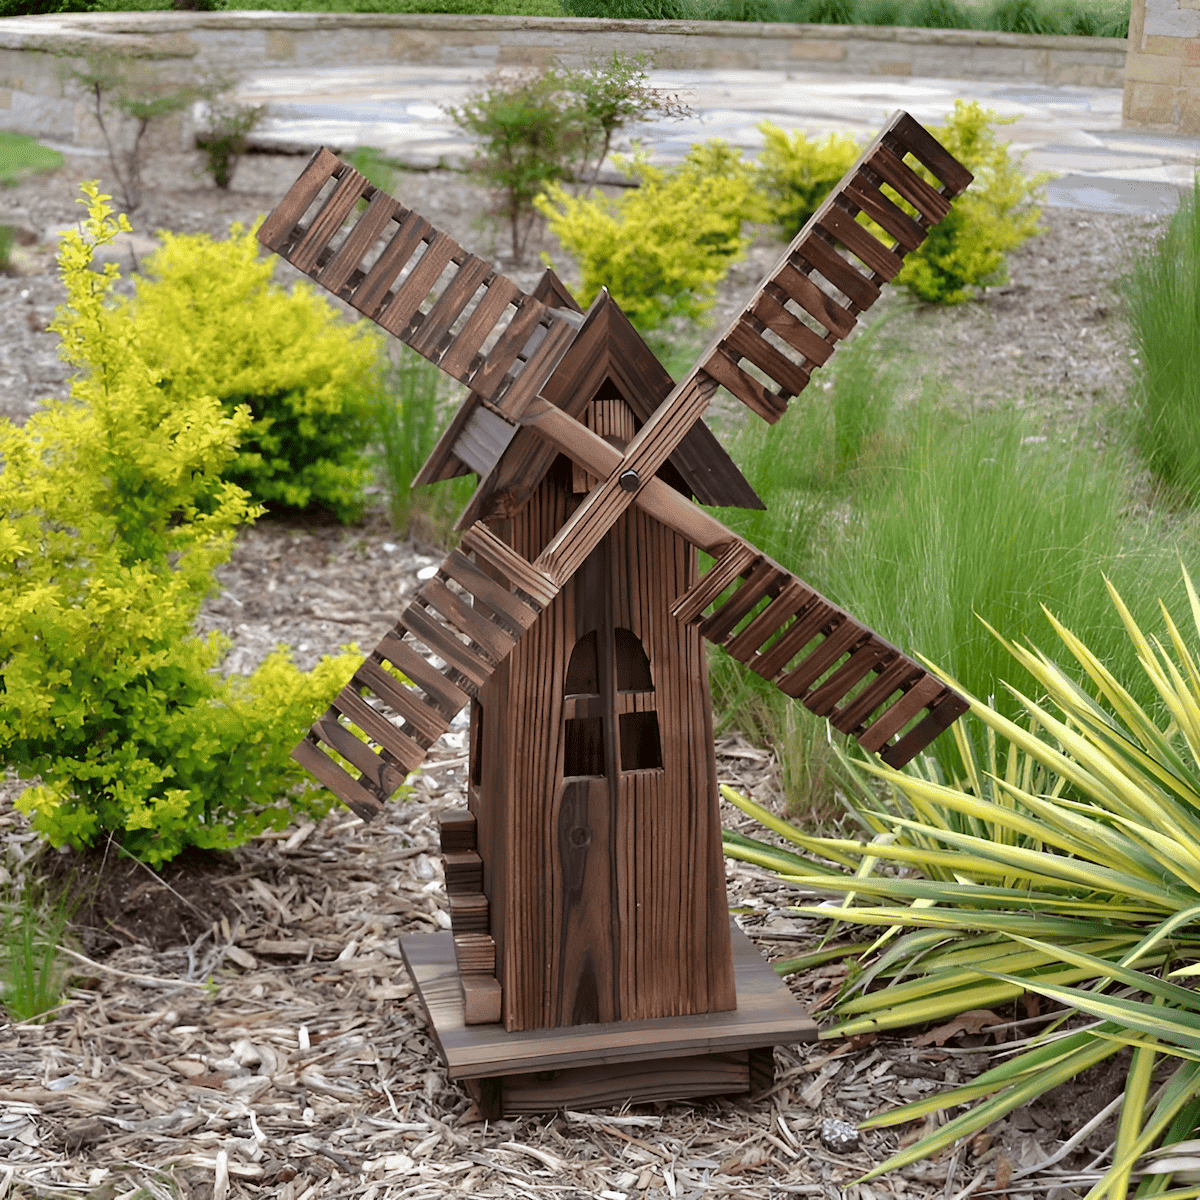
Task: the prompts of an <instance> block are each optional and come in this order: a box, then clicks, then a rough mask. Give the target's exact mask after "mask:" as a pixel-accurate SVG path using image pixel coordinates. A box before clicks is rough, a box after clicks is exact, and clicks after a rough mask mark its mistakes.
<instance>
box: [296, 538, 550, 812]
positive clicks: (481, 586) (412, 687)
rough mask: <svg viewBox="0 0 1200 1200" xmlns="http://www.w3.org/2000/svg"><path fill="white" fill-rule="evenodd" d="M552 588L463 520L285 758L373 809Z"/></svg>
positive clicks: (357, 807) (350, 801)
mask: <svg viewBox="0 0 1200 1200" xmlns="http://www.w3.org/2000/svg"><path fill="white" fill-rule="evenodd" d="M464 551H465V552H466V553H464ZM468 553H473V554H474V556H475V558H474V561H472V559H470V558H468V557H467V554H468ZM557 591H558V588H557V587H556V586H555V585H554V583H553V582H552V581H551V580H550V579H548V578H547V577H546V576H545V575H543V574H542V573H541V572H539V571H537V570H535V569H534V568H533V567H532V566H531V564H530V563H528V562H527V561H526V560H525V559H523V558H522V557H521V556H520V555H519V554H517V553H516V552H515V551H513V550H512V549H510V548H509V547H508V546H506V545H505V544H504V543H503V542H502V541H500V540H499V538H497V537H495V536H494V535H493V534H492V533H491V532H490V531H489V530H488V529H487V527H486V526H484V525H483V524H482V523H478V524H476V525H473V526H472V527H471V528H470V529H469V530H467V532H466V533H465V534H464V535H463V539H462V541H461V543H460V549H458V550H453V551H451V553H450V554H449V555H448V557H447V558H446V559H445V561H444V562H443V563H442V565H441V566H440V567H439V568H438V570H437V573H436V574H435V576H434V577H433V578H432V579H430V580H429V581H428V582H426V583H425V584H424V585H423V586H422V587H421V588H420V590H419V591H418V592H417V594H416V595H415V596H414V597H413V600H412V601H411V603H409V605H408V606H407V607H406V608H405V609H404V611H403V612H402V613H401V614H400V617H399V619H398V620H397V622H396V625H395V627H394V628H393V629H392V630H391V632H389V633H387V634H385V635H384V637H383V639H382V640H381V641H380V643H379V645H378V646H376V647H375V649H374V650H373V651H372V652H371V653H370V654H369V655H368V656H367V658H366V659H365V660H364V661H363V663H362V665H361V666H360V667H359V668H358V670H357V671H355V673H354V675H353V677H352V678H351V680H350V682H349V683H348V684H347V685H346V686H345V687H344V688H343V689H342V691H341V692H340V693H339V694H338V696H337V697H336V699H335V700H334V701H333V703H332V705H331V706H330V707H329V709H328V711H327V712H326V713H325V714H324V715H323V716H322V717H320V718H319V719H318V720H317V721H316V722H314V724H313V726H312V728H311V729H310V730H309V732H308V735H307V736H306V737H305V738H304V740H303V741H302V742H301V743H300V744H299V745H298V746H297V747H296V748H295V749H294V750H293V751H292V757H293V758H294V759H295V760H296V761H297V762H298V763H300V764H301V766H303V767H305V768H306V769H307V770H308V771H309V772H310V773H311V774H312V775H314V776H315V777H316V778H317V779H318V780H320V782H321V783H323V784H324V785H325V786H326V787H327V788H329V789H330V790H331V791H332V792H334V793H335V794H336V795H338V796H340V797H341V799H342V800H343V801H345V803H346V804H347V805H349V807H350V808H352V809H353V810H354V811H355V812H356V813H357V814H358V815H359V816H360V817H362V818H363V820H365V821H369V820H370V819H371V818H372V817H374V816H377V815H378V814H379V813H381V812H382V811H383V804H384V801H385V800H387V799H388V798H389V797H390V796H391V795H392V794H393V793H394V792H395V791H396V789H397V788H398V787H399V786H400V785H401V784H402V783H403V782H404V779H405V776H406V775H407V774H408V773H409V772H410V771H413V770H415V769H416V768H417V767H418V766H419V765H420V764H421V762H422V761H423V760H424V758H425V755H426V754H427V753H428V751H429V747H430V746H431V745H433V743H434V742H435V741H437V739H438V738H439V737H441V736H442V734H443V733H445V732H446V730H447V729H449V727H450V722H451V721H452V720H453V719H454V718H455V716H456V715H457V714H458V713H459V712H460V711H461V710H462V708H463V707H464V706H465V705H466V704H467V702H468V701H469V700H470V698H471V697H472V696H474V695H475V694H476V692H477V691H478V690H479V688H480V687H481V686H482V685H483V684H484V683H485V682H486V681H487V679H488V677H489V676H490V675H491V674H492V672H493V671H494V670H495V669H496V667H497V666H498V665H499V664H500V663H501V662H503V661H504V659H505V657H506V656H507V654H508V652H509V651H510V650H511V649H512V647H513V646H514V645H515V644H516V641H517V639H518V638H519V637H520V636H521V634H522V633H524V631H525V630H526V629H528V628H529V626H530V625H532V624H533V622H534V621H535V620H536V619H537V616H538V614H539V613H540V612H541V611H542V609H543V608H545V606H546V605H547V604H549V603H550V601H551V600H552V599H553V598H554V596H555V595H556V594H557ZM389 668H394V669H395V671H396V672H399V673H400V674H401V675H402V676H403V677H404V678H403V679H400V678H397V676H396V674H395V673H394V671H392V670H389ZM356 731H357V732H356ZM360 734H361V737H360ZM364 737H365V738H366V741H364V740H362V738H364ZM331 752H332V753H333V754H336V755H337V756H338V757H339V758H340V759H342V760H343V762H344V763H346V764H347V765H349V766H352V767H354V768H356V769H357V770H358V771H359V772H360V774H359V776H358V777H355V776H354V775H352V774H350V772H349V771H348V770H346V768H345V766H343V765H341V763H339V762H338V761H337V760H336V759H335V758H334V757H332V756H331Z"/></svg>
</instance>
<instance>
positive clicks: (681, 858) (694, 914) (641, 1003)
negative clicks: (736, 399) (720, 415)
mask: <svg viewBox="0 0 1200 1200" xmlns="http://www.w3.org/2000/svg"><path fill="white" fill-rule="evenodd" d="M596 403H597V404H598V406H599V409H598V411H597V412H596V413H594V414H592V416H591V417H590V418H589V417H587V416H586V414H585V421H587V420H590V421H591V423H593V424H595V425H596V426H597V428H601V427H603V428H605V429H610V430H613V431H616V432H620V431H625V432H628V431H629V430H630V429H631V428H632V423H631V422H632V415H631V414H627V415H626V416H625V417H624V418H623V419H622V420H618V419H617V413H616V412H614V409H613V406H614V405H619V403H620V402H619V401H616V400H613V399H603V400H600V401H597V402H596ZM556 411H557V410H556ZM567 419H568V420H569V418H567ZM572 424H573V425H578V427H579V428H583V429H585V431H586V432H587V433H588V435H589V437H590V438H591V439H593V440H594V441H595V442H596V443H598V444H599V445H601V446H604V447H605V449H606V450H607V451H608V452H609V453H610V454H615V455H617V457H618V458H620V457H621V455H620V451H618V450H616V449H615V448H613V447H612V446H608V445H607V443H605V442H604V441H603V440H602V438H601V436H600V435H598V434H597V433H595V432H594V431H592V430H587V426H586V424H583V425H579V424H578V423H574V422H573V423H572ZM571 478H572V476H571V471H570V468H569V466H568V465H567V464H565V463H560V465H559V466H558V467H556V468H555V469H554V470H552V471H550V472H549V473H548V475H547V476H546V477H545V478H544V479H543V481H542V483H541V484H540V485H539V487H538V488H536V489H535V490H534V492H533V494H532V495H531V497H530V499H529V500H528V502H527V503H526V504H525V505H524V506H523V507H522V509H521V510H520V511H519V512H518V513H516V514H514V516H513V517H512V518H511V519H510V520H509V521H508V522H507V523H506V528H507V536H508V537H509V538H510V539H511V540H512V550H513V551H515V552H516V553H517V554H519V555H521V556H522V557H524V556H525V555H527V554H531V553H534V552H535V551H536V550H537V548H538V547H540V546H541V545H543V544H544V543H545V542H546V541H547V540H549V539H551V538H552V537H553V534H554V533H555V531H556V530H558V529H560V528H561V527H562V526H563V524H564V523H565V522H566V521H567V519H568V517H569V515H570V513H571V510H572V509H573V508H574V506H575V505H576V504H578V500H577V499H576V497H575V495H574V494H573V492H572V491H571ZM663 487H664V488H666V490H667V491H670V492H672V495H674V496H675V498H676V499H677V500H678V501H679V503H680V504H682V505H684V506H685V507H690V506H689V505H688V502H687V501H686V500H684V499H683V497H681V496H679V495H678V493H675V492H673V490H672V489H670V488H669V487H668V486H667V485H665V484H664V485H663ZM694 573H695V563H694V551H693V550H692V549H691V547H690V546H689V545H688V544H687V543H686V542H685V541H684V540H683V539H682V538H681V537H679V536H678V535H677V534H675V533H674V532H673V531H671V530H669V529H667V528H665V527H664V526H662V525H661V524H660V523H659V522H657V521H656V520H654V519H653V518H652V517H650V516H649V515H647V514H645V513H643V512H641V511H638V510H632V511H626V512H625V513H623V514H622V515H621V516H620V517H619V518H618V520H617V522H616V524H615V526H614V527H613V528H612V529H611V530H610V531H609V534H607V535H606V536H605V537H604V538H602V539H601V540H600V543H599V544H598V545H597V546H596V547H595V548H594V549H593V551H592V552H591V553H590V554H589V555H588V557H587V558H586V560H585V561H584V563H583V565H582V566H581V567H580V568H579V570H578V571H577V572H576V574H575V576H574V577H573V578H572V580H571V582H570V584H569V585H568V586H567V587H566V588H564V589H563V590H562V591H561V592H560V593H559V595H558V596H557V598H556V599H555V600H554V601H553V602H552V603H551V604H550V605H549V606H547V608H546V610H545V611H544V612H543V613H542V615H541V616H540V617H539V618H538V620H537V621H536V622H535V623H534V625H533V626H532V628H531V629H530V630H529V631H528V632H527V633H526V634H525V636H524V637H523V638H522V639H521V641H520V642H518V644H517V646H516V647H515V648H514V649H513V651H512V652H511V653H510V654H509V656H508V658H507V660H506V662H505V671H504V673H503V676H501V675H500V674H497V675H494V676H493V677H492V678H491V679H490V680H489V681H488V683H487V684H486V685H485V686H484V687H483V688H481V689H480V704H481V708H482V712H483V722H482V726H483V739H482V744H481V749H482V767H481V771H480V778H481V783H480V785H479V787H478V788H474V789H473V793H472V810H473V811H474V812H475V813H476V815H477V818H478V820H479V823H480V829H481V843H480V844H481V847H482V846H483V837H484V835H483V833H482V831H483V830H484V829H485V828H486V829H488V830H490V831H491V832H490V834H489V837H490V838H491V846H490V847H489V849H487V850H483V851H482V853H483V857H484V859H485V862H486V863H487V864H488V868H487V870H485V876H486V875H488V874H489V872H490V870H491V867H492V865H493V864H494V863H495V862H496V858H495V857H492V856H498V857H499V858H500V859H501V860H502V861H503V875H504V878H505V880H506V883H505V885H504V887H503V888H497V887H494V886H492V885H491V883H490V882H488V881H487V880H486V879H485V889H487V890H488V892H489V895H490V896H491V898H492V899H493V901H494V902H495V904H496V908H497V910H499V909H500V908H501V907H503V909H504V915H503V917H502V918H499V920H498V922H497V919H496V917H495V916H494V920H493V933H494V935H495V936H496V942H497V957H498V967H497V970H498V974H499V978H500V979H501V982H502V985H503V992H504V1023H505V1026H506V1028H509V1029H522V1028H525V1029H529V1028H549V1027H560V1026H566V1025H570V1024H572V1023H578V1022H587V1021H597V1020H599V1021H606V1020H617V1019H632V1018H639V1017H642V1016H646V1015H656V1016H666V1015H672V1014H674V1013H679V1012H703V1011H717V1010H721V1009H723V1008H724V1007H726V1006H727V1005H729V1004H731V1003H732V1002H733V991H732V982H731V980H732V967H731V965H730V962H729V957H728V954H729V952H728V947H727V942H726V939H727V936H728V934H727V928H728V925H727V920H726V916H725V913H724V907H723V893H724V870H723V866H722V862H721V852H720V844H719V820H718V812H717V798H716V766H715V760H714V758H713V752H712V734H711V713H710V709H709V702H708V697H707V676H706V668H705V662H704V653H703V649H702V643H701V639H700V638H699V636H698V634H697V633H696V632H695V631H694V630H692V629H690V628H688V627H687V626H685V625H682V624H680V623H679V622H678V621H677V620H675V619H674V618H672V617H671V616H670V614H669V612H668V608H669V604H670V601H671V599H672V598H673V596H674V595H675V593H676V592H677V591H680V590H686V588H687V587H688V585H689V584H690V583H691V581H692V579H693V578H694ZM619 631H624V632H622V633H620V636H618V632H619ZM589 636H592V637H594V638H595V643H596V646H597V651H596V653H597V654H598V659H597V663H596V666H595V668H594V673H595V675H596V678H597V683H596V684H595V687H596V689H597V690H596V692H595V694H594V695H593V696H592V697H572V698H571V700H570V701H569V702H568V698H567V688H566V678H567V669H568V664H569V660H570V658H571V653H572V651H573V649H574V647H575V645H576V644H577V643H578V642H580V640H581V639H584V638H587V637H589ZM618 644H621V645H630V644H636V645H637V646H638V647H639V650H638V654H639V655H644V658H645V661H646V663H647V664H648V667H647V673H646V674H643V675H641V676H637V677H638V678H641V679H642V685H640V686H639V687H638V688H632V690H631V689H630V687H626V688H624V689H622V687H621V686H619V684H620V679H621V678H623V675H622V671H623V670H626V671H627V670H628V668H622V667H621V666H620V662H621V661H623V660H620V657H619V655H618V653H617V647H618ZM635 675H636V673H635ZM634 677H635V676H630V679H631V680H632V679H633V678H634ZM581 706H582V707H581ZM490 713H499V714H500V717H501V720H500V723H499V724H496V723H494V722H493V721H492V720H491V718H490V717H489V715H488V714H490ZM585 713H587V714H594V716H589V717H588V718H587V719H591V720H594V721H595V722H596V725H597V732H596V734H595V736H596V737H597V738H598V742H597V747H596V753H595V755H594V756H592V757H591V758H590V759H589V762H591V763H594V765H593V766H591V767H589V771H590V772H591V774H590V776H589V777H584V778H580V777H576V776H573V775H572V774H571V771H570V769H569V768H568V765H567V762H566V757H565V756H566V749H567V740H568V739H567V730H566V723H567V722H568V721H570V720H577V719H581V718H583V716H584V714H585ZM623 718H624V720H623ZM630 718H637V719H636V720H633V721H632V722H631V721H630ZM493 728H495V729H496V730H497V732H496V734H495V735H494V740H493V735H491V730H492V729H493ZM472 736H473V737H474V726H473V731H472ZM589 736H590V735H589ZM635 737H636V738H637V739H638V741H637V742H636V743H635V742H633V741H631V740H630V739H632V738H635ZM646 738H650V739H651V740H650V741H645V740H644V739H646ZM644 762H654V763H659V762H660V763H661V766H650V767H643V766H641V765H640V764H642V763H644ZM547 798H549V801H550V803H547ZM497 915H498V914H497Z"/></svg>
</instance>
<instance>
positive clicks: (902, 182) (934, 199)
mask: <svg viewBox="0 0 1200 1200" xmlns="http://www.w3.org/2000/svg"><path fill="white" fill-rule="evenodd" d="M863 165H864V166H866V167H867V169H868V170H871V171H874V172H875V174H876V175H878V176H879V177H880V178H881V179H882V180H883V181H884V182H885V183H888V184H890V185H891V186H892V187H893V188H895V190H896V191H897V192H899V194H900V195H901V196H902V197H903V198H904V199H905V200H907V201H908V202H909V204H911V205H912V206H913V208H915V209H916V210H917V211H918V212H919V213H920V214H921V216H923V217H924V218H925V220H927V221H928V222H929V223H930V224H931V225H936V224H937V223H938V222H939V221H941V220H944V219H945V217H946V214H947V213H948V212H949V211H950V201H949V200H947V199H946V197H945V196H943V195H942V194H941V193H940V192H938V191H937V190H936V189H934V188H932V187H930V185H929V184H927V183H926V182H925V180H924V179H922V178H921V177H920V175H918V174H917V173H916V171H914V170H913V169H912V168H911V167H909V166H907V165H906V164H905V162H904V160H903V159H902V158H900V157H899V156H898V155H896V154H893V153H892V151H891V150H889V149H888V148H887V147H886V146H880V147H879V148H878V149H877V150H876V151H875V153H874V154H872V155H871V157H870V158H869V159H867V161H866V163H864V164H863Z"/></svg>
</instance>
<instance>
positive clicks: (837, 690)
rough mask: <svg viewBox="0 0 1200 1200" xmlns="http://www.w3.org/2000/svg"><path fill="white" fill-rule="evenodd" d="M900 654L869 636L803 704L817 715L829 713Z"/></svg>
mask: <svg viewBox="0 0 1200 1200" xmlns="http://www.w3.org/2000/svg"><path fill="white" fill-rule="evenodd" d="M897 657H898V656H897V653H896V652H895V651H893V650H890V649H888V648H887V647H884V646H880V645H878V644H877V643H876V642H875V641H873V640H871V639H868V640H866V641H865V642H864V643H863V644H862V645H861V646H859V647H858V648H857V649H856V650H855V651H854V652H853V653H852V654H851V655H850V657H849V658H848V659H847V660H846V661H845V662H844V663H843V664H842V665H841V666H840V667H838V669H837V670H836V671H834V673H833V674H832V675H830V676H829V678H828V679H826V680H825V682H824V683H822V684H821V685H820V687H816V688H813V689H812V690H811V691H810V692H809V693H808V695H807V696H806V697H805V700H804V707H805V708H807V709H808V710H809V711H810V712H814V713H816V714H817V716H818V717H827V716H829V715H830V714H831V713H832V712H833V710H834V708H835V707H836V706H837V702H838V701H839V700H841V699H843V697H845V695H846V694H847V693H848V692H849V691H850V689H851V688H852V687H854V685H855V684H856V683H858V682H859V681H860V680H862V679H865V678H866V677H867V675H868V674H870V672H871V671H882V670H884V669H886V667H887V666H888V665H890V664H891V663H892V662H893V661H894V660H895V659H896V658H897Z"/></svg>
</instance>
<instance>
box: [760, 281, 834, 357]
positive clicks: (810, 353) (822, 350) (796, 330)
mask: <svg viewBox="0 0 1200 1200" xmlns="http://www.w3.org/2000/svg"><path fill="white" fill-rule="evenodd" d="M800 278H801V279H804V276H803V275H801V276H800ZM804 282H805V283H809V280H807V279H805V280H804ZM810 286H811V284H810ZM814 290H815V289H814ZM752 311H753V313H754V315H755V316H756V317H757V318H758V319H759V320H760V321H761V322H762V323H763V324H764V325H765V326H766V327H767V328H768V329H769V330H771V332H772V333H775V334H778V336H779V337H781V338H783V340H784V341H785V342H787V343H788V345H789V346H791V347H792V349H793V350H798V351H799V352H800V353H801V354H802V355H804V359H805V362H806V363H810V362H811V363H812V365H813V366H814V367H820V366H824V364H825V363H827V362H828V361H829V356H830V355H831V354H832V353H833V346H832V345H830V343H829V342H827V341H826V340H825V339H824V338H822V337H819V336H818V335H817V334H816V333H814V332H813V331H812V330H811V329H809V327H808V326H807V325H805V324H804V322H803V321H801V320H799V319H798V318H796V317H794V316H792V314H791V313H790V312H788V310H787V309H786V308H784V307H783V305H782V304H780V303H779V301H778V300H776V299H775V297H774V296H772V295H771V293H770V292H763V294H762V295H761V296H759V298H758V302H757V303H756V304H755V305H754V308H753V310H752ZM806 374H807V372H806Z"/></svg>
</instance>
